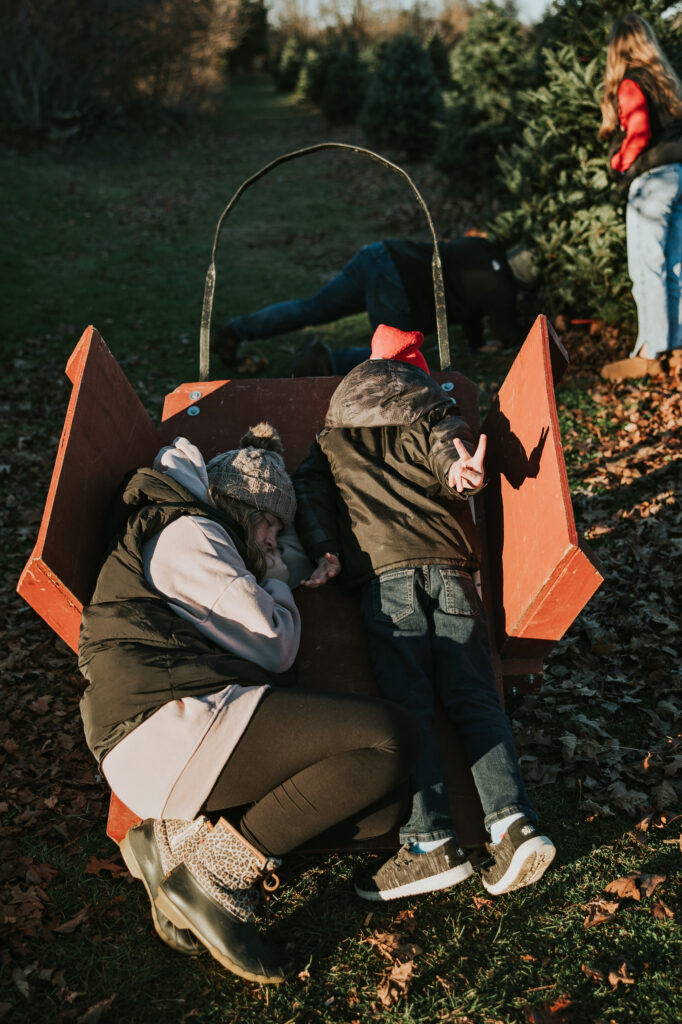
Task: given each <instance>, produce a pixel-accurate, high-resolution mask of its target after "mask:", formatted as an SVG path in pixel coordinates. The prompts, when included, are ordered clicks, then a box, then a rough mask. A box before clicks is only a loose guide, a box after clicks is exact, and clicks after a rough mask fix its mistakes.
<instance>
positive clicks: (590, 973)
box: [580, 964, 605, 981]
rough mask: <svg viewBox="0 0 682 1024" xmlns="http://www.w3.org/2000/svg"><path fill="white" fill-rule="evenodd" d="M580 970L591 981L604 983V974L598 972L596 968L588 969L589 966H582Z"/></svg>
mask: <svg viewBox="0 0 682 1024" xmlns="http://www.w3.org/2000/svg"><path fill="white" fill-rule="evenodd" d="M580 970H581V971H582V972H583V974H585V975H586V976H587V977H588V978H589V979H590V981H604V980H605V978H604V972H603V971H600V970H598V968H596V967H588V966H587V964H581V965H580Z"/></svg>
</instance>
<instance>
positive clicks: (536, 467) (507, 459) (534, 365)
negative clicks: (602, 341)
mask: <svg viewBox="0 0 682 1024" xmlns="http://www.w3.org/2000/svg"><path fill="white" fill-rule="evenodd" d="M567 363H568V356H567V354H566V352H565V350H564V349H563V346H562V345H561V343H560V342H559V340H558V338H557V337H556V335H555V334H554V332H553V331H552V330H551V328H550V326H549V324H548V322H547V320H546V318H545V317H538V319H537V320H536V322H535V324H534V325H533V328H532V330H531V332H530V334H529V335H528V338H527V339H526V341H525V343H524V345H523V347H522V348H521V350H520V352H519V354H518V356H517V357H516V359H515V360H514V363H513V365H512V367H511V369H510V370H509V373H508V374H507V377H506V379H505V381H504V383H503V385H502V387H501V388H500V391H499V393H498V395H497V398H496V400H495V402H494V404H493V407H492V409H491V411H490V413H489V414H488V416H487V417H486V421H485V423H484V426H483V429H484V430H485V432H486V433H487V434H488V438H489V448H488V451H489V458H488V471H489V475H490V484H489V486H488V488H487V489H486V492H485V498H486V501H485V504H486V513H487V523H488V526H487V529H488V538H487V539H488V566H487V569H488V580H489V588H490V593H489V601H488V608H489V613H491V614H492V615H493V618H494V622H495V626H496V639H497V646H498V648H499V651H500V656H501V659H502V672H503V673H504V674H509V675H514V674H519V669H520V668H522V666H524V665H525V671H528V672H539V671H541V666H542V659H543V658H544V657H545V656H546V654H547V653H548V651H549V650H550V648H551V646H552V645H553V644H554V643H555V642H556V641H557V640H558V639H560V637H561V636H563V634H564V633H565V631H566V630H567V629H568V627H569V626H570V625H571V623H572V622H573V620H574V619H575V618H576V616H577V615H578V614H579V612H580V611H581V609H582V608H583V607H584V605H585V604H586V602H587V601H588V600H589V599H590V597H591V596H592V594H593V593H594V592H595V590H596V589H597V588H598V587H599V586H600V584H601V582H602V575H601V573H600V571H599V565H598V562H597V560H596V558H595V557H594V556H593V555H592V554H591V552H590V551H589V548H588V547H587V546H586V545H585V544H583V543H581V542H580V540H579V538H578V534H577V530H576V526H575V520H574V517H573V507H572V505H571V499H570V494H569V488H568V478H567V475H566V466H565V463H564V457H563V451H562V446H561V435H560V431H559V422H558V417H557V411H556V403H555V398H554V388H555V385H556V383H558V380H559V378H560V376H561V374H562V373H563V370H564V368H565V366H566V365H567Z"/></svg>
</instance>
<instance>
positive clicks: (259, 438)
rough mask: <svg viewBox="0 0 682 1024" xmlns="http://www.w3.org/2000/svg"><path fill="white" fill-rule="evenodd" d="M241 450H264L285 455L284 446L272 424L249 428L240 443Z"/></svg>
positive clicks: (260, 424)
mask: <svg viewBox="0 0 682 1024" xmlns="http://www.w3.org/2000/svg"><path fill="white" fill-rule="evenodd" d="M239 447H240V448H263V449H264V450H265V451H266V452H276V453H277V454H278V455H283V454H284V445H283V444H282V438H281V437H280V436H279V434H278V433H277V431H276V430H275V428H274V427H273V425H272V424H271V423H265V422H262V423H257V424H256V425H255V427H249V429H248V430H247V431H246V433H245V434H244V436H243V437H242V439H241V440H240V442H239Z"/></svg>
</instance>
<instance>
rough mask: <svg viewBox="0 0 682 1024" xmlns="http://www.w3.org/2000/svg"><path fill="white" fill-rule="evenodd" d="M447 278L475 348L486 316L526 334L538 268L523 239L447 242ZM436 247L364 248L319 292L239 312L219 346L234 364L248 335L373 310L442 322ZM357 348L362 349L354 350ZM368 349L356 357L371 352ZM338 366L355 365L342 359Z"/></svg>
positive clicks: (388, 244)
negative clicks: (516, 242) (523, 315)
mask: <svg viewBox="0 0 682 1024" xmlns="http://www.w3.org/2000/svg"><path fill="white" fill-rule="evenodd" d="M440 254H441V260H442V266H443V283H444V287H445V299H446V307H447V316H448V322H449V323H457V324H460V325H461V327H462V330H463V332H464V335H465V337H466V339H467V341H468V342H469V344H470V346H471V348H472V349H474V350H476V349H479V348H481V346H482V345H483V344H484V337H483V322H484V319H487V321H488V325H489V327H490V330H491V332H492V334H493V337H494V338H495V339H496V340H498V341H500V342H501V343H502V344H503V345H504V346H505V347H516V346H518V345H520V344H521V342H522V341H523V335H524V331H523V329H522V327H521V325H520V323H519V319H518V314H517V307H516V300H517V293H518V291H519V289H520V288H529V287H532V285H533V283H534V282H535V272H534V270H533V267H532V261H531V257H530V253H529V252H528V250H526V249H524V248H523V247H521V246H517V247H515V248H514V249H513V250H509V251H508V252H507V253H505V251H504V250H503V249H502V248H500V247H499V246H497V245H495V244H494V243H492V242H490V241H489V240H488V239H487V238H483V237H480V236H469V235H467V236H465V237H463V238H455V239H453V240H452V241H450V242H441V243H440ZM432 255H433V246H432V245H431V244H428V243H425V242H412V241H409V240H408V239H402V238H390V239H385V240H383V241H381V242H374V243H372V244H371V245H366V246H364V247H363V248H362V249H360V250H359V251H358V252H356V254H355V255H354V256H353V257H352V258H351V259H350V260H349V262H348V263H347V264H346V265H345V267H344V268H343V269H342V270H341V271H340V272H339V273H338V274H336V276H335V277H333V278H332V279H331V281H329V283H328V284H326V285H325V286H324V287H323V288H321V289H320V290H319V291H318V292H316V294H314V295H311V296H310V297H309V298H305V299H292V300H290V301H288V302H278V303H276V304H274V305H271V306H266V307H265V308H264V309H260V310H258V311H257V312H255V313H250V314H248V315H246V316H237V317H234V319H232V320H230V321H229V323H228V324H226V325H225V326H223V327H221V328H218V329H217V330H216V331H215V332H214V336H213V349H214V351H215V352H216V353H217V355H218V356H219V357H220V358H221V359H222V360H223V362H224V363H225V364H226V365H227V366H232V365H234V364H235V363H236V362H237V352H238V349H239V346H240V344H241V342H249V341H256V340H262V339H264V338H271V337H273V336H274V335H277V334H286V333H287V332H288V331H296V330H300V329H301V328H303V327H311V326H315V325H318V324H326V323H331V322H332V321H334V320H340V319H341V318H342V317H346V316H351V315H353V314H355V313H362V312H364V311H366V312H367V315H368V317H369V321H370V324H371V325H372V328H373V329H375V328H376V327H377V326H378V325H379V324H381V323H383V324H388V325H390V326H393V327H397V328H399V329H401V330H405V331H410V330H414V329H416V328H417V327H419V328H420V329H421V330H422V331H425V332H429V331H434V330H435V329H436V313H435V306H434V298H433V278H432V273H431V259H432ZM351 351H352V352H353V353H354V354H357V352H358V350H351ZM368 355H369V351H368V350H367V351H365V352H364V353H360V354H359V355H357V358H356V359H354V360H353V361H354V362H356V361H358V360H359V358H363V359H365V358H367V356H368ZM331 358H332V367H331V371H332V372H333V373H343V372H345V370H346V369H349V368H350V367H349V366H347V365H346V364H344V363H343V357H338V358H339V359H341V362H340V363H339V365H337V366H336V367H334V365H333V360H334V358H335V356H334V355H333V354H332V357H331Z"/></svg>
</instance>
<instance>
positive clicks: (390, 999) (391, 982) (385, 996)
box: [377, 960, 414, 1008]
mask: <svg viewBox="0 0 682 1024" xmlns="http://www.w3.org/2000/svg"><path fill="white" fill-rule="evenodd" d="M413 970H414V965H413V963H412V961H411V960H409V961H407V962H406V963H402V964H394V965H393V967H392V968H391V970H390V972H389V974H387V975H385V976H384V977H383V978H382V979H381V981H380V982H379V984H378V985H377V995H378V996H379V1002H380V1003H381V1005H382V1006H385V1007H386V1008H390V1007H392V1006H395V1004H396V1003H397V1002H398V1000H399V999H400V998H401V996H404V995H405V994H406V993H407V990H408V987H409V983H410V981H411V980H412V971H413Z"/></svg>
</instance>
